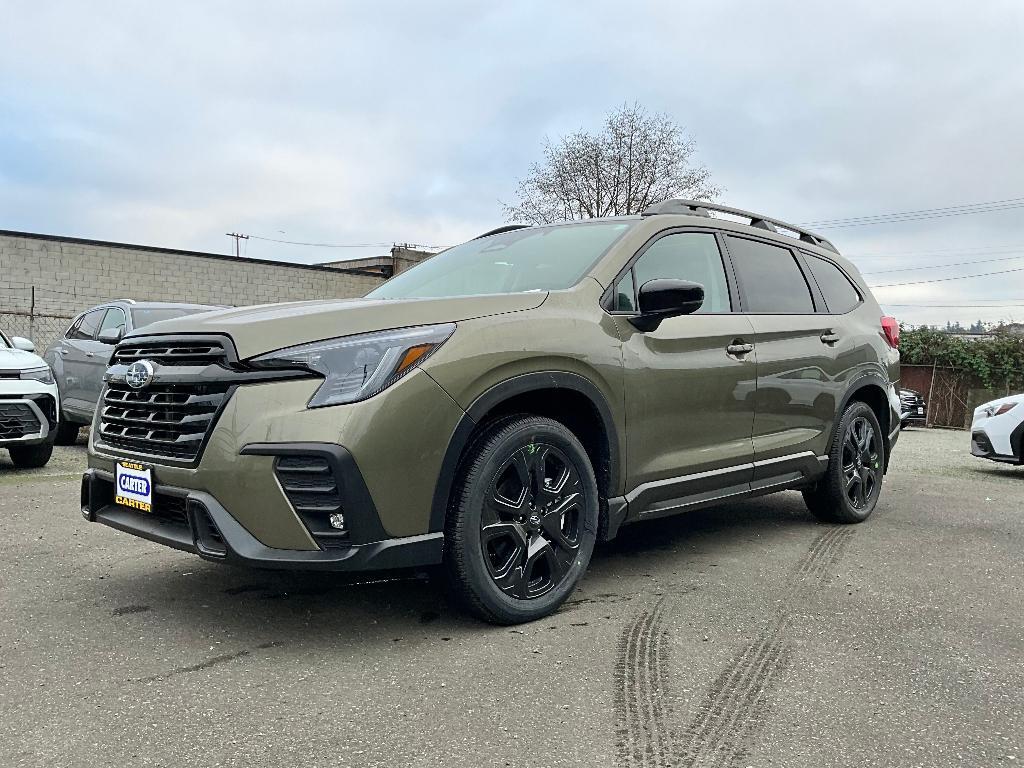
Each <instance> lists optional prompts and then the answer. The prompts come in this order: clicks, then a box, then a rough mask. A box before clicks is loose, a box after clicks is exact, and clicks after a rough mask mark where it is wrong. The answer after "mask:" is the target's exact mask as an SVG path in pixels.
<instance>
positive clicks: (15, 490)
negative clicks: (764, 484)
mask: <svg viewBox="0 0 1024 768" xmlns="http://www.w3.org/2000/svg"><path fill="white" fill-rule="evenodd" d="M83 464H84V448H83V447H82V446H81V445H79V446H75V447H71V448H59V449H57V451H56V453H55V458H54V461H52V462H51V464H50V465H49V467H47V468H46V469H45V470H40V471H37V472H17V471H15V470H14V469H13V468H12V467H11V466H10V465H9V463H7V462H6V461H0V516H2V518H3V519H4V521H5V524H6V525H5V536H4V537H3V538H2V540H0V554H2V558H3V562H4V564H5V566H6V567H5V568H4V569H3V575H2V576H0V605H2V606H3V616H4V617H5V619H6V620H5V621H4V622H2V624H0V675H2V679H3V681H4V682H3V686H2V687H0V713H2V717H0V765H3V766H64V765H76V766H77V765H81V766H93V765H113V766H120V765H159V766H180V765H186V764H188V765H195V766H217V765H230V766H247V767H248V766H279V765H285V764H287V765H303V766H313V765H324V766H326V765H331V766H397V765H401V766H436V765H466V766H492V765H495V766H505V765H532V766H556V765H566V766H568V765H586V766H606V765H607V766H656V765H680V766H705V765H707V766H711V765H715V766H730V765H735V766H786V767H790V766H793V767H797V766H809V767H810V766H813V767H814V768H820V767H821V766H886V767H889V766H993V765H1013V764H1016V763H1019V762H1020V761H1024V743H1022V741H1024V739H1022V732H1024V728H1022V724H1024V723H1022V713H1024V610H1022V609H1024V594H1022V581H1024V568H1022V566H1024V557H1022V554H1021V543H1022V538H1024V467H1022V468H1015V467H1007V466H1003V465H997V464H991V463H988V462H984V461H981V460H978V459H973V458H972V457H971V456H970V455H969V453H968V439H967V435H966V434H965V433H963V432H945V431H938V430H929V431H926V430H916V429H911V430H908V431H906V432H905V433H904V434H903V436H902V438H901V440H900V443H899V445H898V446H897V449H896V452H895V456H894V459H893V465H892V467H891V470H890V473H889V475H888V477H887V479H886V484H885V489H884V492H883V497H882V501H881V503H880V505H879V507H878V509H877V511H876V512H875V514H874V515H873V517H872V518H871V519H870V520H869V521H868V522H867V523H865V524H863V525H859V526H846V527H844V526H827V525H821V524H818V523H816V522H815V521H814V520H813V519H812V518H811V517H810V516H809V515H808V514H807V513H806V512H805V510H804V508H803V505H802V501H801V499H800V496H799V495H798V494H795V493H783V494H778V495H775V496H772V497H766V498H763V499H755V500H751V501H746V502H742V503H735V504H730V505H726V506H722V507H718V508H715V509H710V510H702V511H698V512H693V513H690V514H689V515H686V516H683V517H679V518H674V519H667V520H662V521H655V522H651V523H647V524H644V525H639V526H634V527H632V528H627V529H624V531H623V533H622V535H621V536H620V538H619V539H618V540H617V541H616V542H614V543H612V544H611V545H608V546H605V547H602V548H600V549H599V551H598V553H597V554H596V555H595V558H594V561H593V563H592V565H591V570H590V572H589V574H588V576H587V578H586V579H585V580H584V582H583V584H582V587H581V588H580V590H579V592H578V593H577V594H576V595H575V596H574V598H573V599H572V601H571V602H570V603H569V604H568V605H567V606H566V607H565V608H563V610H562V611H560V612H559V613H558V614H556V615H555V616H553V617H551V618H549V619H547V620H544V621H541V622H537V623H535V624H532V625H528V626H524V627H520V628H515V629H510V628H496V627H489V626H485V625H482V624H478V623H476V622H474V621H472V620H469V619H467V618H465V617H464V616H462V615H461V614H460V613H459V612H458V611H457V610H456V609H454V608H453V607H451V606H449V605H448V604H447V602H446V601H445V598H444V594H443V592H442V590H441V589H440V587H439V586H438V585H437V584H436V583H435V581H431V580H429V579H402V580H391V581H380V582H376V583H362V584H360V583H352V582H351V581H350V580H347V579H343V578H338V577H336V576H332V575H329V574H326V575H325V574H301V573H277V572H259V571H247V570H242V569H234V568H229V567H224V566H217V565H213V564H210V563H206V562H204V561H202V560H199V559H198V558H194V557H191V556H188V555H184V554H181V553H177V552H173V551H171V550H167V549H164V548H161V547H159V546H157V545H154V544H150V543H149V542H146V541H143V540H140V539H136V538H134V537H131V536H128V535H125V534H120V533H117V532H115V531H113V530H111V529H109V528H105V527H103V526H99V525H90V524H88V523H85V522H84V521H82V519H81V517H80V515H79V514H78V510H77V506H78V472H79V471H80V469H81V467H82V466H83Z"/></svg>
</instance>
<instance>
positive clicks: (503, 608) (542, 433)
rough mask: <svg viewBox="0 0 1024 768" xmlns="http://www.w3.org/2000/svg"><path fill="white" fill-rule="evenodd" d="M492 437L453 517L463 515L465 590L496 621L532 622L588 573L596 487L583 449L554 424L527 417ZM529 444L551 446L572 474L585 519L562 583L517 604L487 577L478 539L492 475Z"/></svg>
mask: <svg viewBox="0 0 1024 768" xmlns="http://www.w3.org/2000/svg"><path fill="white" fill-rule="evenodd" d="M496 437H497V438H498V439H497V440H496V441H495V440H487V441H485V442H484V443H483V445H481V446H480V449H481V450H482V451H484V452H485V453H486V454H487V455H486V456H485V458H484V461H483V462H482V463H480V464H477V465H475V466H473V467H471V468H470V476H468V477H467V478H466V484H465V486H464V492H463V494H462V499H460V500H459V501H460V508H459V509H458V510H457V514H460V515H464V516H465V517H464V530H465V538H464V540H463V541H462V542H460V544H461V546H463V547H465V548H466V552H465V555H466V557H465V560H464V562H465V565H466V570H467V574H466V576H467V577H468V580H469V584H468V586H469V588H470V589H471V590H472V591H473V592H474V593H475V595H476V597H477V598H479V599H480V600H481V602H483V603H484V605H485V606H486V607H487V609H488V610H489V611H491V612H492V613H494V614H495V615H496V617H497V618H499V619H501V620H503V621H510V622H521V621H531V620H534V619H537V618H541V617H543V616H545V615H547V614H549V613H551V612H552V611H554V610H555V609H557V608H558V606H559V605H561V604H562V603H563V602H565V600H566V599H567V598H568V597H569V595H571V594H572V592H573V590H574V589H575V587H576V584H577V583H578V582H579V580H580V578H581V577H582V576H583V573H584V572H585V571H586V569H587V565H588V564H589V562H590V557H591V555H592V554H593V551H594V545H595V543H596V540H597V524H598V509H599V503H598V495H597V483H596V481H595V479H594V470H593V468H592V467H591V464H590V460H589V457H588V456H587V453H586V451H585V450H584V448H583V446H582V445H581V444H580V442H579V441H578V440H577V439H576V438H575V436H574V435H573V434H572V433H571V432H570V431H569V430H568V429H567V428H565V427H564V426H562V425H561V424H558V423H557V422H554V421H550V420H548V419H541V418H537V417H533V418H525V419H524V420H523V421H521V422H518V423H515V424H514V426H512V428H510V429H504V430H500V431H499V433H498V435H496ZM531 442H532V443H537V442H542V443H549V444H551V445H553V446H554V447H555V448H557V449H558V450H560V451H561V452H562V453H563V454H564V455H565V457H566V458H567V459H568V460H569V461H570V462H571V463H572V465H573V468H574V469H575V470H576V473H577V475H578V476H579V478H580V484H581V492H582V493H583V497H584V502H583V519H582V520H581V521H580V522H581V529H582V536H581V541H580V548H579V552H578V554H577V556H576V561H575V562H574V563H573V565H572V568H570V570H569V572H568V573H567V574H566V575H565V577H564V578H563V580H562V582H561V583H560V584H559V585H557V586H556V587H554V588H553V589H552V590H551V591H550V592H548V593H547V594H545V595H542V596H541V597H538V598H534V599H530V600H520V599H516V598H514V597H510V596H509V595H507V594H505V593H504V592H502V591H501V589H500V588H499V587H498V585H497V584H495V583H494V580H493V579H492V578H491V575H490V572H489V570H488V569H487V564H486V562H485V557H486V555H485V553H484V550H483V544H482V541H481V539H480V521H481V516H482V512H483V502H484V496H485V494H486V493H487V489H488V486H489V485H490V482H491V480H492V479H493V477H494V475H495V473H497V471H498V470H499V469H500V468H501V466H502V465H503V464H504V463H505V461H507V459H508V458H509V457H510V456H511V455H512V454H513V453H514V452H515V451H517V450H519V449H520V448H522V447H523V446H524V445H528V444H530V443H531ZM469 458H470V459H472V458H474V457H469Z"/></svg>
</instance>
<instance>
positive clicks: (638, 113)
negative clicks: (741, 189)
mask: <svg viewBox="0 0 1024 768" xmlns="http://www.w3.org/2000/svg"><path fill="white" fill-rule="evenodd" d="M543 151H544V160H543V161H542V162H539V163H534V164H533V165H532V166H531V167H530V172H529V174H528V175H527V177H526V178H525V179H520V181H519V187H518V189H517V191H516V193H517V197H518V198H519V201H518V202H517V203H516V204H515V205H506V206H505V216H506V218H507V220H508V221H518V222H524V223H527V222H528V223H531V224H546V223H549V222H552V221H561V220H563V219H592V218H597V217H599V216H620V215H628V214H633V213H640V212H641V211H643V210H644V208H646V207H647V206H649V205H651V204H652V203H656V202H660V201H661V200H667V199H669V198H673V197H684V198H688V199H691V200H708V201H710V200H714V198H715V197H716V196H717V195H718V193H719V192H720V191H721V190H720V189H719V188H718V187H716V186H715V185H713V184H712V183H711V174H710V172H709V171H708V169H707V168H705V167H704V166H702V165H696V164H694V163H693V161H692V160H693V155H694V153H695V152H696V146H695V144H694V142H693V139H691V138H690V137H689V136H687V134H686V133H685V131H684V130H683V129H682V127H681V126H680V125H679V124H677V123H676V122H674V121H673V120H672V119H671V118H669V117H668V115H664V114H657V115H649V114H648V113H647V111H646V110H645V109H644V108H643V107H641V106H640V105H639V104H633V105H632V106H630V105H623V106H622V107H619V108H618V109H616V110H614V111H613V112H611V113H610V114H609V115H608V116H607V117H606V118H605V121H604V125H603V126H602V128H601V130H600V131H599V132H597V133H588V132H587V131H584V130H580V131H577V132H576V133H573V134H571V135H569V136H565V137H563V138H562V139H560V140H559V141H558V142H557V143H552V141H551V140H550V139H545V140H544V150H543Z"/></svg>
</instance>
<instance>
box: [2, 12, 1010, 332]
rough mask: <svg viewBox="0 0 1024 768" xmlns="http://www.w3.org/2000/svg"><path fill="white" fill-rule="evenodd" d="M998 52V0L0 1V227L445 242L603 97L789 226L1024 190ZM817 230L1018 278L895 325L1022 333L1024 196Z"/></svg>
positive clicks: (208, 241)
mask: <svg viewBox="0 0 1024 768" xmlns="http://www.w3.org/2000/svg"><path fill="white" fill-rule="evenodd" d="M1022 40H1024V3H1021V2H1020V0H984V1H983V2H980V3H975V4H972V5H971V6H970V7H968V6H967V5H965V4H964V3H962V2H961V3H951V2H924V1H923V0H922V2H915V3H899V2H888V3H879V2H863V3H858V2H845V3H842V4H838V3H825V2H822V3H818V4H816V7H815V4H812V3H808V2H782V1H780V2H766V3H749V2H747V3H740V2H716V3H687V2H681V1H680V0H674V2H665V3H655V2H652V3H644V2H636V3H632V4H629V3H621V2H619V3H603V2H587V3H570V2H565V3H551V2H516V3H503V4H498V3H470V2H445V1H444V0H435V2H432V3H388V2H374V3H368V2H359V3H343V2H291V3H284V2H278V3H267V2H253V1H252V0H248V1H247V2H234V3H229V2H194V3H189V2H181V1H178V2H174V3H160V4H157V3H138V2H132V3H129V2H124V3H113V2H102V1H101V0H93V2H89V3H78V2H67V3H60V2H37V1H35V0H7V2H5V3H4V23H3V24H2V26H0V228H3V229H13V230H24V231H32V232H45V233H55V234H66V235H74V236H79V237H91V238H98V239H106V240H119V241H126V242H133V243H145V244H152V245H162V246H169V247H178V248H191V249H198V250H204V251H214V252H227V251H228V250H229V249H230V248H231V241H230V240H229V239H228V238H227V237H225V235H224V233H226V232H229V231H238V232H245V233H249V234H251V235H258V236H263V237H267V238H276V239H287V240H296V241H305V242H326V243H334V244H364V243H368V244H375V243H390V242H393V241H409V242H416V243H424V244H429V245H449V244H452V243H456V242H459V241H460V240H462V239H465V238H467V237H470V236H473V235H474V234H478V233H479V232H480V231H483V230H485V229H489V228H491V227H492V226H495V225H496V224H499V223H501V221H502V208H501V202H502V201H510V200H511V199H512V198H513V192H514V189H515V184H516V179H517V177H519V176H521V175H523V173H524V172H525V171H526V169H527V168H528V166H529V164H530V162H532V161H533V160H535V159H537V156H538V153H539V148H540V145H541V141H542V139H543V138H544V137H545V136H550V137H557V136H559V135H560V134H562V133H564V132H568V131H572V130H576V129H578V128H581V127H584V128H595V127H597V126H598V125H599V124H600V121H601V118H602V116H603V115H604V114H605V113H606V112H607V111H608V110H610V109H611V108H613V107H615V106H616V105H620V104H622V103H623V102H627V101H628V102H632V101H639V102H640V103H641V104H643V105H644V106H646V107H647V108H648V109H649V110H651V111H654V112H665V113H668V114H669V115H671V116H672V117H673V118H675V119H676V120H677V121H678V122H680V123H682V124H683V125H684V126H685V127H686V128H687V130H688V132H689V133H690V134H691V135H692V137H693V138H694V139H695V141H696V142H697V145H698V147H699V159H700V161H701V162H703V163H704V164H706V165H707V166H708V168H709V169H710V170H711V172H712V174H713V178H714V180H715V181H716V182H717V183H718V184H719V185H720V186H722V187H724V188H725V192H724V194H723V196H722V198H721V200H722V201H723V202H726V203H728V204H731V205H735V206H738V207H742V208H748V209H753V210H761V211H764V212H766V213H768V214H771V215H774V216H777V217H779V218H783V219H786V220H789V221H794V222H809V221H820V220H826V219H840V218H849V217H857V216H867V215H874V214H883V213H892V212H901V211H915V210H921V209H932V208H947V207H950V206H956V205H963V204H970V203H981V202H986V201H996V200H1012V199H1024V162H1022V161H1024V63H1022V61H1024V60H1022V58H1021V46H1022ZM821 232H822V234H825V235H827V236H829V237H830V238H832V239H833V241H834V242H835V243H836V244H837V245H838V246H839V248H840V250H841V251H843V252H844V253H847V254H848V255H850V256H851V258H853V259H854V261H856V263H857V264H858V265H859V266H860V268H861V270H862V271H863V272H865V273H866V274H867V277H868V280H869V282H872V283H874V284H879V285H880V284H883V283H884V284H888V283H902V282H917V281H922V280H937V279H941V278H948V277H956V276H960V275H973V274H978V273H982V272H996V271H1000V272H1001V271H1003V270H1010V269H1021V270H1022V271H1019V272H1005V273H1003V274H998V275H990V276H988V277H981V278H972V279H964V280H946V281H943V282H929V283H918V284H916V285H903V286H896V287H891V288H880V289H879V290H878V291H877V292H876V293H877V296H878V298H879V299H880V301H882V302H883V304H887V305H888V306H889V307H890V308H891V311H892V312H893V313H894V314H896V315H897V316H899V317H900V318H902V319H904V320H907V321H910V322H915V323H920V322H931V323H935V322H945V320H946V319H947V318H951V319H960V320H961V321H964V322H968V321H973V320H975V319H978V318H983V319H985V320H996V319H998V318H1015V319H1017V320H1024V207H1010V208H1008V209H1006V210H1001V211H996V212H987V213H975V214H971V215H963V216H942V217H935V218H928V219H918V220H915V221H911V222H903V223H888V224H883V225H876V224H872V225H870V226H856V227H842V228H830V229H821ZM246 247H247V255H249V256H254V257H260V258H281V259H288V260H294V261H305V262H314V261H327V260H333V259H338V258H346V257H357V256H364V255H375V254H378V253H381V252H383V251H385V250H386V248H381V247H379V246H378V247H371V248H362V249H356V248H313V247H304V246H293V245H284V244H275V243H271V242H268V241H265V240H263V241H258V240H255V239H252V240H249V241H248V243H247V244H246ZM964 262H973V263H970V264H967V263H964ZM953 264H959V266H950V265H953ZM940 265H941V266H940ZM923 267H930V268H927V269H924V268H923ZM897 269H900V270H903V271H898V272H897V271H892V270H897ZM0 277H2V276H0ZM911 305H917V306H911ZM921 305H956V306H921ZM976 305H995V306H989V307H986V308H980V307H978V306H976ZM1013 305H1016V306H1013Z"/></svg>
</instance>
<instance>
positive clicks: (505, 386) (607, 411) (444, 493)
mask: <svg viewBox="0 0 1024 768" xmlns="http://www.w3.org/2000/svg"><path fill="white" fill-rule="evenodd" d="M540 389H569V390H573V391H575V392H578V393H580V394H581V395H583V396H584V397H586V398H587V399H588V400H589V401H590V403H591V404H592V405H593V406H594V410H596V411H597V413H598V415H599V417H600V419H601V423H602V426H603V427H604V433H605V436H606V438H607V440H608V487H609V489H610V490H611V489H614V488H617V487H618V482H619V471H620V467H621V460H620V457H619V434H618V430H617V429H616V428H615V421H614V420H613V418H612V411H611V408H610V407H609V405H608V402H607V400H606V399H605V396H604V394H603V393H602V392H601V390H600V389H598V387H597V385H595V384H594V383H593V382H592V381H590V379H588V378H587V377H585V376H581V375H580V374H578V373H571V372H569V371H536V372H533V373H524V374H521V375H519V376H513V377H512V378H511V379H506V380H505V381H502V382H500V383H499V384H495V385H494V386H492V387H491V388H490V389H487V390H486V391H484V392H483V393H482V394H480V395H479V396H478V397H477V398H476V399H475V400H474V401H473V402H472V403H471V404H470V406H469V408H468V409H467V410H466V413H465V414H464V415H463V416H462V418H461V419H459V423H458V424H457V425H456V427H455V431H454V432H453V433H452V436H451V438H450V439H449V441H448V448H447V450H446V451H445V454H444V459H443V461H442V462H441V471H440V473H439V475H438V478H437V483H436V485H435V486H434V497H433V500H432V502H431V508H430V528H429V530H430V532H436V531H443V530H444V523H445V516H446V515H447V514H448V501H449V497H450V496H451V491H452V486H453V485H454V484H455V473H456V471H457V470H458V468H459V461H460V459H461V458H462V452H463V451H464V450H465V448H466V446H467V445H468V443H469V439H470V436H471V435H472V434H473V430H474V429H476V427H477V425H478V424H479V423H480V422H481V421H483V420H484V418H485V417H486V416H487V414H488V413H490V412H491V411H492V410H493V409H494V408H495V407H497V406H498V405H500V404H501V403H503V402H504V401H505V400H508V399H510V398H512V397H515V396H516V395H521V394H524V393H526V392H534V391H537V390H540Z"/></svg>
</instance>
